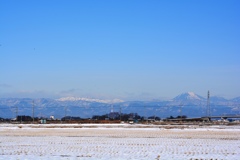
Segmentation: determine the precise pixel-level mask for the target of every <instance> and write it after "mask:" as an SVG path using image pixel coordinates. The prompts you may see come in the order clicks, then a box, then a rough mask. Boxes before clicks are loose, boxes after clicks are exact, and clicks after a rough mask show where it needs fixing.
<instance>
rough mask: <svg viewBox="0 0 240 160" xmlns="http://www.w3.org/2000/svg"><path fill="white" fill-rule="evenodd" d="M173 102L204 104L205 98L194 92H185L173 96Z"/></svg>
mask: <svg viewBox="0 0 240 160" xmlns="http://www.w3.org/2000/svg"><path fill="white" fill-rule="evenodd" d="M172 101H173V103H179V104H181V105H189V104H194V105H200V104H206V99H205V98H203V97H201V96H199V95H197V94H195V93H194V92H186V93H182V94H180V95H178V96H176V97H175V98H173V99H172Z"/></svg>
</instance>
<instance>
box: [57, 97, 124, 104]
mask: <svg viewBox="0 0 240 160" xmlns="http://www.w3.org/2000/svg"><path fill="white" fill-rule="evenodd" d="M57 100H58V101H87V102H99V103H120V102H123V100H120V99H113V100H102V99H93V98H79V97H63V98H59V99H57Z"/></svg>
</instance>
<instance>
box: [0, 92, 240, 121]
mask: <svg viewBox="0 0 240 160" xmlns="http://www.w3.org/2000/svg"><path fill="white" fill-rule="evenodd" d="M239 104H240V97H237V98H234V99H231V100H227V99H225V98H222V97H214V96H213V97H210V105H211V108H212V115H221V114H239ZM206 105H207V97H206V98H203V97H201V96H199V95H197V94H195V93H193V92H187V93H183V94H180V95H178V96H176V97H175V98H173V99H172V100H170V101H159V100H158V101H126V102H125V101H123V100H119V99H113V100H101V99H91V98H76V97H64V98H60V99H46V98H41V99H30V98H2V99H1V98H0V117H4V118H13V117H15V116H16V114H18V115H32V108H33V106H34V110H35V116H38V117H40V116H44V117H49V116H50V115H54V116H55V117H58V118H60V117H63V116H64V115H65V114H67V115H68V116H70V115H71V116H80V117H82V118H86V117H91V116H93V115H103V114H108V113H109V112H110V111H111V110H114V111H115V112H118V111H120V110H121V112H122V113H138V114H139V115H143V116H152V115H158V116H159V117H169V116H170V115H172V116H177V115H179V109H180V107H181V108H182V114H185V115H187V116H189V117H194V116H195V117H196V116H203V115H204V114H205V112H206Z"/></svg>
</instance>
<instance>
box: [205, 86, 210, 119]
mask: <svg viewBox="0 0 240 160" xmlns="http://www.w3.org/2000/svg"><path fill="white" fill-rule="evenodd" d="M206 116H207V117H210V116H211V107H210V92H209V91H208V94H207V111H206Z"/></svg>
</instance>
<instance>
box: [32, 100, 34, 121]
mask: <svg viewBox="0 0 240 160" xmlns="http://www.w3.org/2000/svg"><path fill="white" fill-rule="evenodd" d="M32 118H33V123H34V100H33V101H32Z"/></svg>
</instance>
